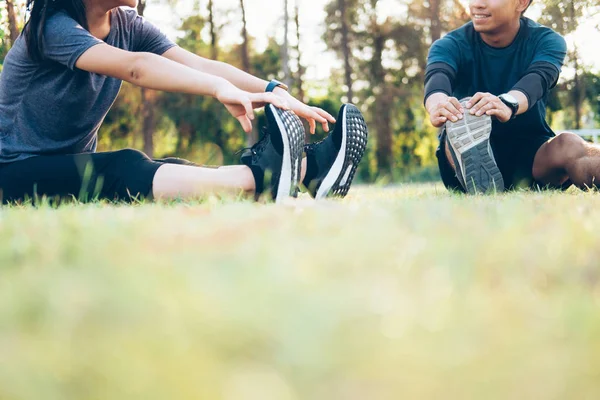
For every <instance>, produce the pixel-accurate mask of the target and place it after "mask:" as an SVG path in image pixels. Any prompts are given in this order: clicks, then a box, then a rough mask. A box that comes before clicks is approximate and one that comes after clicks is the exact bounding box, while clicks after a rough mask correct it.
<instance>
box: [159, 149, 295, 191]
mask: <svg viewBox="0 0 600 400" xmlns="http://www.w3.org/2000/svg"><path fill="white" fill-rule="evenodd" d="M305 174H306V159H303V160H302V179H304V175H305ZM254 190H255V183H254V176H253V175H252V171H251V170H250V168H248V167H247V166H245V165H230V166H225V167H220V168H203V167H194V166H188V165H178V164H164V165H162V166H161V167H160V168H159V169H158V170H157V171H156V174H155V175H154V180H153V182H152V195H153V196H154V198H155V199H163V200H170V199H187V198H198V197H201V196H206V195H210V194H233V195H236V194H239V193H240V192H245V193H253V192H254Z"/></svg>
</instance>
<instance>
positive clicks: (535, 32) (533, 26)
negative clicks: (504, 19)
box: [521, 17, 564, 40]
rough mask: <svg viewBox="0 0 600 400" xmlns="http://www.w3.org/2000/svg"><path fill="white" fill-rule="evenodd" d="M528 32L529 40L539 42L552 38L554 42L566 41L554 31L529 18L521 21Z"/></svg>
mask: <svg viewBox="0 0 600 400" xmlns="http://www.w3.org/2000/svg"><path fill="white" fill-rule="evenodd" d="M521 21H522V22H523V24H524V25H525V27H526V28H527V32H528V35H527V36H528V39H530V40H531V39H533V40H539V39H541V38H550V39H554V40H564V39H563V37H562V36H561V35H560V34H559V33H558V32H556V31H555V30H554V29H552V28H550V27H548V26H545V25H542V24H540V23H539V22H536V21H534V20H532V19H529V18H527V17H523V18H522V19H521Z"/></svg>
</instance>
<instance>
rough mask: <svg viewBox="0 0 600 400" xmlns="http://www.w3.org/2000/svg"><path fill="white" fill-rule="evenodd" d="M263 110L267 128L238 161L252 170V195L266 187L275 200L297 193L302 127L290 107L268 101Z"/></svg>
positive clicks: (261, 191)
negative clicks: (253, 182)
mask: <svg viewBox="0 0 600 400" xmlns="http://www.w3.org/2000/svg"><path fill="white" fill-rule="evenodd" d="M265 114H266V116H267V128H266V130H265V132H264V133H263V136H262V138H261V139H260V140H259V141H258V143H256V144H255V145H254V146H252V147H251V148H250V149H246V150H245V151H244V152H243V154H242V157H241V162H242V164H244V165H247V166H248V167H250V169H251V170H252V175H254V181H255V183H256V192H255V193H256V198H257V199H258V198H259V197H260V195H261V194H262V193H263V192H264V190H265V187H270V189H271V196H272V198H273V199H274V200H275V201H276V202H277V203H279V202H281V201H283V200H285V199H286V198H289V197H297V196H298V183H299V181H300V173H301V171H300V167H301V162H302V146H303V144H304V136H305V131H304V125H302V122H300V118H298V117H297V116H296V114H294V113H293V112H291V111H285V110H282V109H279V108H277V107H275V106H273V105H272V104H268V105H267V106H266V107H265Z"/></svg>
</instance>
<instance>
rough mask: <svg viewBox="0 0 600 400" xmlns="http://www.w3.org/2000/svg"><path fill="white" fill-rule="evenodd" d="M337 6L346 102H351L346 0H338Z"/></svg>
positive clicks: (352, 95)
mask: <svg viewBox="0 0 600 400" xmlns="http://www.w3.org/2000/svg"><path fill="white" fill-rule="evenodd" d="M338 7H339V9H340V13H341V22H342V24H341V28H342V51H343V53H344V79H345V82H346V88H347V92H346V97H348V102H349V103H352V101H353V99H354V91H353V90H352V66H351V65H350V54H351V53H350V44H349V42H350V40H349V28H348V17H347V15H348V14H347V9H346V0H338Z"/></svg>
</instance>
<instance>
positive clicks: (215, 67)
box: [163, 46, 335, 133]
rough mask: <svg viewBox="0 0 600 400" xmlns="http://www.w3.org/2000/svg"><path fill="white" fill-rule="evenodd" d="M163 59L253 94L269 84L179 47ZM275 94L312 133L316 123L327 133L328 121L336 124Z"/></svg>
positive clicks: (290, 98) (323, 114)
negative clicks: (212, 76)
mask: <svg viewBox="0 0 600 400" xmlns="http://www.w3.org/2000/svg"><path fill="white" fill-rule="evenodd" d="M163 57H165V58H168V59H169V60H172V61H175V62H177V63H179V64H182V65H185V66H187V67H189V68H192V69H194V70H196V71H201V72H204V73H207V74H211V75H215V76H219V77H221V78H224V79H226V80H227V81H229V82H231V83H232V84H234V85H235V86H237V87H238V88H240V89H242V90H245V91H248V92H251V93H263V92H264V91H265V89H266V88H267V85H268V83H269V82H267V81H265V80H264V79H260V78H257V77H255V76H252V75H250V74H248V73H246V72H244V71H242V70H240V69H238V68H236V67H234V66H232V65H229V64H226V63H223V62H219V61H214V60H208V59H206V58H203V57H200V56H198V55H196V54H194V53H191V52H189V51H187V50H185V49H182V48H181V47H178V46H176V47H172V48H170V49H169V50H167V51H166V52H165V53H164V54H163ZM274 93H275V94H277V95H278V96H280V97H283V98H284V99H285V101H286V102H287V104H289V105H290V108H291V109H292V111H294V112H295V113H296V114H297V115H298V116H299V117H302V118H305V119H306V120H307V121H308V123H309V125H310V131H311V133H315V125H316V122H318V123H320V124H322V125H323V129H324V130H325V131H328V130H329V126H328V124H327V121H329V122H331V123H335V118H333V116H331V115H330V114H329V113H327V112H326V111H324V110H322V109H320V108H318V107H310V106H307V105H306V104H304V103H302V102H301V101H299V100H297V99H296V98H295V97H293V96H292V95H290V94H289V93H288V92H286V91H285V90H283V89H279V88H277V89H275V90H274Z"/></svg>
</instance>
